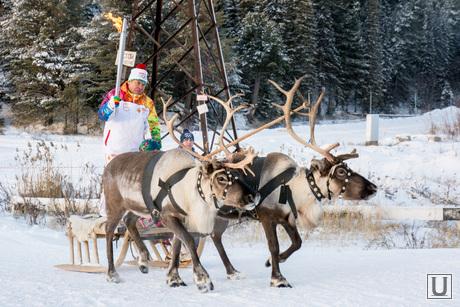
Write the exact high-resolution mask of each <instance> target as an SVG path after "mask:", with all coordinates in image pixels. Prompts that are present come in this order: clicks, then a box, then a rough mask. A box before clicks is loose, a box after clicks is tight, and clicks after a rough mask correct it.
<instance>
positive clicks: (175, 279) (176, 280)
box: [166, 237, 187, 287]
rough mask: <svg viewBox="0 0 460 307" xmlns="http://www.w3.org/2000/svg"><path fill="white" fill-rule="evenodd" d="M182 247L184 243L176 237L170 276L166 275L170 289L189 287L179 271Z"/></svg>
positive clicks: (173, 244)
mask: <svg viewBox="0 0 460 307" xmlns="http://www.w3.org/2000/svg"><path fill="white" fill-rule="evenodd" d="M181 246H182V242H181V241H180V240H179V239H178V238H177V237H174V239H173V242H172V255H171V262H170V264H169V270H168V274H167V275H166V277H167V279H166V283H167V284H168V286H170V287H180V286H187V285H186V284H185V282H184V281H183V280H182V278H180V276H179V270H178V268H179V260H180V250H181Z"/></svg>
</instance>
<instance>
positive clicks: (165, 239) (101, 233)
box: [55, 216, 205, 273]
mask: <svg viewBox="0 0 460 307" xmlns="http://www.w3.org/2000/svg"><path fill="white" fill-rule="evenodd" d="M82 225H83V226H82ZM82 230H83V231H82ZM139 233H140V235H141V238H142V240H144V241H148V244H146V246H147V249H148V250H149V254H150V255H149V261H148V265H149V267H152V268H167V267H168V266H169V262H170V259H171V246H170V245H169V241H170V240H172V239H173V237H174V234H173V233H172V232H171V231H170V230H169V229H167V228H166V227H149V228H142V229H139ZM66 235H67V237H68V240H69V252H70V263H68V264H58V265H55V267H56V268H58V269H61V270H65V271H72V272H84V273H105V272H107V267H106V266H103V265H101V263H100V258H99V249H98V239H103V242H104V244H105V219H104V218H99V219H94V218H92V219H91V218H90V219H85V218H82V217H77V216H72V217H71V218H69V221H68V223H67V227H66ZM192 235H193V236H194V237H196V238H200V239H199V244H198V247H197V253H198V256H201V254H202V252H203V249H204V244H205V238H203V237H200V235H199V234H197V233H192ZM115 240H117V241H121V247H120V248H119V254H118V257H117V258H116V260H115V267H117V268H118V267H120V266H121V265H123V264H128V265H134V266H137V260H136V259H132V260H126V256H127V255H128V251H129V250H131V253H132V254H133V257H136V256H135V255H134V254H135V253H136V254H137V248H136V245H135V244H132V243H133V240H132V239H131V236H130V234H129V231H128V230H126V229H123V228H120V227H119V228H118V229H117V231H116V232H115ZM90 242H91V243H92V244H90ZM90 245H91V248H90ZM83 251H84V252H83ZM114 252H115V250H114ZM75 254H76V255H75ZM83 254H84V255H83ZM190 265H191V259H190V257H189V256H188V255H186V254H181V260H180V267H181V268H184V267H188V266H190Z"/></svg>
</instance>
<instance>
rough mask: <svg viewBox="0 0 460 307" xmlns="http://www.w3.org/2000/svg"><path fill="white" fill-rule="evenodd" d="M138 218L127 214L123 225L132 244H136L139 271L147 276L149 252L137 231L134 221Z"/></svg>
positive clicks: (130, 213)
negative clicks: (132, 241)
mask: <svg viewBox="0 0 460 307" xmlns="http://www.w3.org/2000/svg"><path fill="white" fill-rule="evenodd" d="M138 218H139V217H138V216H136V215H135V214H134V213H132V212H129V213H128V214H127V215H126V217H125V223H126V227H127V228H128V230H129V234H130V236H131V238H132V239H133V240H134V243H136V246H137V249H138V250H139V259H138V266H139V270H140V271H141V272H142V273H144V274H147V273H148V272H149V267H148V260H149V251H148V250H147V247H146V246H145V244H144V241H142V239H141V236H140V234H139V230H137V227H136V221H137V219H138Z"/></svg>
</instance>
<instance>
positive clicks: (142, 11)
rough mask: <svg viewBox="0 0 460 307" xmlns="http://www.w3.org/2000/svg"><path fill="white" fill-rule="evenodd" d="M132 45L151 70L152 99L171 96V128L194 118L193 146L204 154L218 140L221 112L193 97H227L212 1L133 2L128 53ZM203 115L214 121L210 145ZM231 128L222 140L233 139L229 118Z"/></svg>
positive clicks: (225, 77) (233, 124)
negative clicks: (196, 135)
mask: <svg viewBox="0 0 460 307" xmlns="http://www.w3.org/2000/svg"><path fill="white" fill-rule="evenodd" d="M138 34H139V35H138ZM134 43H135V45H136V46H139V48H141V50H140V51H139V52H138V54H140V56H141V61H143V62H144V63H146V64H147V65H148V67H149V68H150V67H151V83H150V84H151V86H152V88H151V93H150V94H151V97H153V98H157V97H158V96H159V95H167V96H169V95H172V96H173V99H174V100H173V103H172V104H171V106H170V108H171V107H174V108H175V109H179V111H180V113H181V118H180V122H179V123H178V124H177V126H176V128H177V127H179V126H184V125H185V124H186V123H187V121H188V122H190V120H191V119H193V118H197V117H198V119H199V125H200V130H201V133H202V139H203V144H202V146H198V147H200V149H201V150H203V152H204V153H209V151H210V149H212V147H213V145H214V141H215V140H217V138H216V134H218V132H217V126H218V125H219V124H220V125H222V121H223V119H222V117H223V114H222V112H223V111H222V110H221V108H220V106H218V105H214V103H213V102H211V101H208V102H206V101H200V100H198V99H197V97H202V96H198V95H200V94H208V95H213V96H220V97H222V98H224V99H225V100H226V99H229V97H230V92H229V86H228V79H227V72H226V70H225V63H224V59H223V55H222V46H221V42H220V38H219V31H218V28H217V24H216V13H215V10H214V4H213V1H212V0H150V1H148V0H147V1H145V0H144V1H142V0H136V1H133V2H132V16H131V20H130V26H129V35H128V42H127V46H128V50H130V49H131V50H132V49H133V45H134ZM145 50H147V51H145ZM202 104H206V105H207V106H208V107H209V108H208V110H209V111H208V112H207V113H200V112H198V110H199V109H200V110H201V108H197V106H199V105H202ZM160 113H162V111H160ZM208 115H209V116H210V117H212V119H213V121H212V126H213V127H211V129H210V130H212V137H211V141H209V135H208V124H209V123H208ZM210 122H211V121H210ZM231 129H232V133H229V132H225V134H226V135H225V138H226V139H227V141H231V140H232V139H236V138H237V134H236V127H235V122H234V120H233V119H232V122H231ZM165 136H166V135H164V136H163V137H165Z"/></svg>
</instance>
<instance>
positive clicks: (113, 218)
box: [105, 212, 124, 283]
mask: <svg viewBox="0 0 460 307" xmlns="http://www.w3.org/2000/svg"><path fill="white" fill-rule="evenodd" d="M123 213H124V212H116V215H111V214H109V215H108V216H107V224H106V225H105V233H106V235H105V242H106V246H107V263H108V269H107V277H106V279H107V281H108V282H114V283H119V282H120V276H119V275H118V273H117V271H116V270H115V265H114V263H113V244H112V241H113V237H114V233H115V228H116V227H117V225H118V223H119V222H120V220H121V217H122V216H123Z"/></svg>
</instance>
